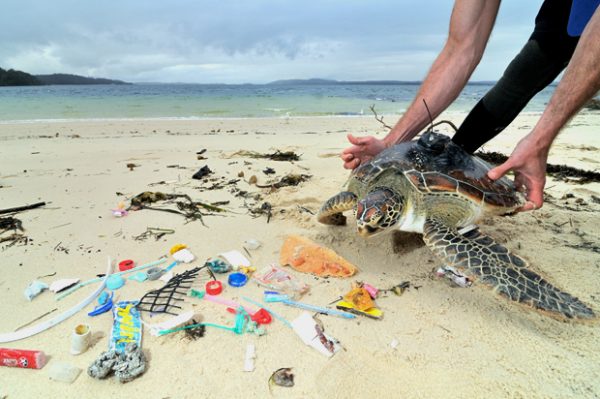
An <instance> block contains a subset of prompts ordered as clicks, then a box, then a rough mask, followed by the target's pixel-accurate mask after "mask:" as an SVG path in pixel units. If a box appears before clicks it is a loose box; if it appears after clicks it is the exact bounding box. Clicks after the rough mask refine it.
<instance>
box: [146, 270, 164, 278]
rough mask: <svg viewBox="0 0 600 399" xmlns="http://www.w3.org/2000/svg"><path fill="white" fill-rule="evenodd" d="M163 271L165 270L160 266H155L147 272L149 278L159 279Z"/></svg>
mask: <svg viewBox="0 0 600 399" xmlns="http://www.w3.org/2000/svg"><path fill="white" fill-rule="evenodd" d="M163 273H164V270H163V269H161V268H159V267H153V268H152V269H150V270H148V271H147V272H146V274H147V275H148V280H158V279H159V278H160V276H162V275H163Z"/></svg>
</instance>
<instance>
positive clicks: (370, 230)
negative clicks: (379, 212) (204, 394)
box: [358, 224, 379, 238]
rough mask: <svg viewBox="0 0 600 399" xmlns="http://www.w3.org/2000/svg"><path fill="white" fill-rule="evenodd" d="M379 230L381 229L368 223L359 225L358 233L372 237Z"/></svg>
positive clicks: (365, 236)
mask: <svg viewBox="0 0 600 399" xmlns="http://www.w3.org/2000/svg"><path fill="white" fill-rule="evenodd" d="M377 232H379V229H378V228H377V227H372V226H369V225H368V224H367V225H364V226H359V227H358V234H360V235H361V236H362V237H364V238H368V237H371V236H373V235H375V234H376V233H377Z"/></svg>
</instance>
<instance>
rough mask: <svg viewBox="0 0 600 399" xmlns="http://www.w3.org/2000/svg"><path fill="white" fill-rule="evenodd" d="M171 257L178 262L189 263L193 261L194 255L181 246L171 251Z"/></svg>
mask: <svg viewBox="0 0 600 399" xmlns="http://www.w3.org/2000/svg"><path fill="white" fill-rule="evenodd" d="M173 259H175V260H176V261H178V262H183V263H190V262H193V261H194V259H196V257H195V256H194V254H193V253H192V252H191V251H190V250H189V249H187V248H183V249H180V250H179V251H177V252H175V253H173Z"/></svg>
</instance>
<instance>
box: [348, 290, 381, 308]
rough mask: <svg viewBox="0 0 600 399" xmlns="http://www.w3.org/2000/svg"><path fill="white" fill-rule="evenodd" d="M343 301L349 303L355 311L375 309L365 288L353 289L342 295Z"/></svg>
mask: <svg viewBox="0 0 600 399" xmlns="http://www.w3.org/2000/svg"><path fill="white" fill-rule="evenodd" d="M344 301H346V302H349V303H351V304H352V305H353V306H354V308H355V309H358V310H361V311H365V310H367V309H371V308H374V307H375V302H373V299H371V295H370V294H369V291H367V290H366V288H363V287H359V288H354V289H352V290H351V291H350V292H348V293H347V294H346V295H344Z"/></svg>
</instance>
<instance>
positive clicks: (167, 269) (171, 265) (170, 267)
mask: <svg viewBox="0 0 600 399" xmlns="http://www.w3.org/2000/svg"><path fill="white" fill-rule="evenodd" d="M178 264H179V262H177V261H175V262H173V263H171V264H170V265H169V266H167V267H166V268H165V272H170V271H171V269H172V268H174V267H175V266H177V265H178Z"/></svg>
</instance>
